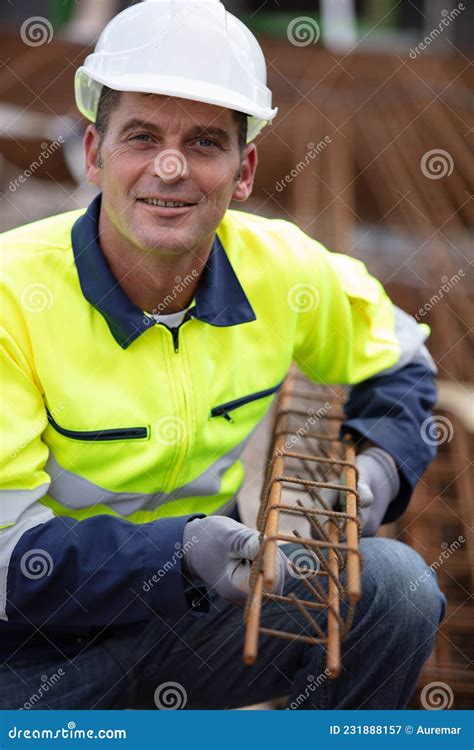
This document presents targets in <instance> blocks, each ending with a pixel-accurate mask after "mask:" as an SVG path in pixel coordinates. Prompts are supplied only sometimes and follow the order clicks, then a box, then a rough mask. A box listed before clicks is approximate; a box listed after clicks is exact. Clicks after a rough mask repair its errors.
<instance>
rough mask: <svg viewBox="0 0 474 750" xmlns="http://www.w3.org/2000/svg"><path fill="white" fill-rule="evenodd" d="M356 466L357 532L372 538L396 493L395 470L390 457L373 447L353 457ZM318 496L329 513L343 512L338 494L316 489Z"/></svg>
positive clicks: (397, 482)
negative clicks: (323, 501)
mask: <svg viewBox="0 0 474 750" xmlns="http://www.w3.org/2000/svg"><path fill="white" fill-rule="evenodd" d="M356 466H357V471H358V474H359V476H358V480H357V491H358V493H359V519H360V523H361V529H362V532H361V533H362V536H375V534H376V533H377V530H378V528H379V526H380V524H381V523H382V520H383V517H384V515H385V512H386V510H387V508H388V506H389V505H390V503H391V502H392V500H394V498H395V497H396V496H397V495H398V492H399V490H400V478H399V476H398V469H397V466H396V464H395V461H394V460H393V458H392V456H390V455H389V454H388V453H387V452H386V451H384V450H382V448H377V447H375V446H374V447H371V448H367V450H364V451H363V452H362V453H359V454H358V455H357V456H356ZM338 483H342V480H339V481H338ZM320 494H321V496H322V497H323V498H324V500H325V501H326V503H327V504H328V506H329V508H330V509H331V510H344V509H345V507H344V506H343V504H342V497H341V495H342V493H341V492H338V491H337V490H331V489H327V488H326V489H322V490H320ZM344 494H345V493H344Z"/></svg>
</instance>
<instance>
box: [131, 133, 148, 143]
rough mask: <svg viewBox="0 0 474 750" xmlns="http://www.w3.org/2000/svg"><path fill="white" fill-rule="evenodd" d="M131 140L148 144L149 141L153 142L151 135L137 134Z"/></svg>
mask: <svg viewBox="0 0 474 750" xmlns="http://www.w3.org/2000/svg"><path fill="white" fill-rule="evenodd" d="M129 140H130V141H139V142H143V143H147V142H148V141H149V140H151V135H149V134H148V133H136V134H135V135H132V136H131V137H130V138H129Z"/></svg>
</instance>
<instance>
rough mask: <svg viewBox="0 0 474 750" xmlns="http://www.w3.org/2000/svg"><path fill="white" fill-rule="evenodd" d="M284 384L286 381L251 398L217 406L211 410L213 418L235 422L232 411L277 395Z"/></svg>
mask: <svg viewBox="0 0 474 750" xmlns="http://www.w3.org/2000/svg"><path fill="white" fill-rule="evenodd" d="M283 383H284V381H283V380H282V381H281V383H278V385H275V386H273V388H266V389H265V390H264V391H257V393H251V394H250V395H249V396H242V398H236V399H234V400H233V401H227V402H226V403H225V404H220V405H219V406H215V407H214V408H213V409H211V417H224V419H226V420H227V421H228V422H233V421H234V420H233V419H232V417H231V416H230V414H229V412H230V411H233V410H234V409H238V408H239V406H243V405H244V404H249V403H250V402H251V401H258V399H260V398H265V397H266V396H271V395H272V393H276V392H277V391H278V390H279V389H280V388H281V386H282V385H283Z"/></svg>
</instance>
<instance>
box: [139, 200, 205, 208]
mask: <svg viewBox="0 0 474 750" xmlns="http://www.w3.org/2000/svg"><path fill="white" fill-rule="evenodd" d="M138 201H139V202H140V203H146V205H147V206H159V207H160V208H186V207H188V206H195V205H196V204H195V203H185V202H184V201H163V200H160V199H158V198H138Z"/></svg>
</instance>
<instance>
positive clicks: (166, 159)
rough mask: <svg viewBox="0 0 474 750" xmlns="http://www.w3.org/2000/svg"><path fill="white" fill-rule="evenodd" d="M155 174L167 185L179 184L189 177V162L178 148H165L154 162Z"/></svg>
mask: <svg viewBox="0 0 474 750" xmlns="http://www.w3.org/2000/svg"><path fill="white" fill-rule="evenodd" d="M153 169H154V171H155V174H156V175H157V176H158V177H160V179H162V180H163V182H166V183H173V182H178V181H179V180H182V179H186V178H187V177H189V166H188V161H187V159H186V157H185V155H184V154H183V152H182V151H180V150H179V149H177V148H165V149H163V151H160V153H159V154H158V156H156V157H155V159H154V160H153Z"/></svg>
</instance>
